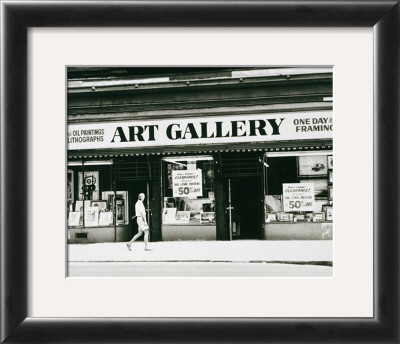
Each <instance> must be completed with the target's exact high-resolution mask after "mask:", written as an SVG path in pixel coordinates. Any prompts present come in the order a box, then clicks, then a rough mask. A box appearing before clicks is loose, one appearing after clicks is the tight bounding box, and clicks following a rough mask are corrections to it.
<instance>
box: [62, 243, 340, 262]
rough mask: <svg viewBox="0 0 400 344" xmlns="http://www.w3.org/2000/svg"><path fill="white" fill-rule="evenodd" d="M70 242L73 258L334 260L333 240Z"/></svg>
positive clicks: (143, 260)
mask: <svg viewBox="0 0 400 344" xmlns="http://www.w3.org/2000/svg"><path fill="white" fill-rule="evenodd" d="M149 247H150V248H151V249H152V250H151V251H145V250H144V243H143V242H134V243H133V244H132V251H129V250H128V248H127V246H126V243H123V242H117V243H115V242H114V243H96V244H69V245H68V261H69V262H81V263H82V262H99V263H100V262H236V263H248V262H269V263H296V264H316V265H332V264H333V241H332V240H288V241H267V240H237V241H169V242H166V241H164V242H153V243H150V244H149Z"/></svg>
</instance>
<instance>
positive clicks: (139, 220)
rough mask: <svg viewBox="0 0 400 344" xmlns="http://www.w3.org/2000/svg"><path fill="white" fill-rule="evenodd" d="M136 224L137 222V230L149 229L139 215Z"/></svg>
mask: <svg viewBox="0 0 400 344" xmlns="http://www.w3.org/2000/svg"><path fill="white" fill-rule="evenodd" d="M137 224H138V227H139V230H141V231H148V230H149V226H148V225H146V224H145V222H144V221H143V219H142V218H141V217H138V218H137Z"/></svg>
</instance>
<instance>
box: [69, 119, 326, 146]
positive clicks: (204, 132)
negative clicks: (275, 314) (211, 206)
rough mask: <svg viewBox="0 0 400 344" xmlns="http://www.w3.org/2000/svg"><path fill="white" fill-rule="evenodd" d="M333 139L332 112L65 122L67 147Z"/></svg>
mask: <svg viewBox="0 0 400 344" xmlns="http://www.w3.org/2000/svg"><path fill="white" fill-rule="evenodd" d="M331 138H333V116H332V111H314V112H284V113H280V114H256V115H242V116H223V117H202V118H170V119H157V120H145V121H124V122H107V123H79V124H70V125H68V149H69V150H77V149H101V148H129V147H135V148H138V147H156V146H170V145H193V144H196V145H199V144H209V143H210V144H211V143H213V144H218V143H220V144H221V143H222V144H223V143H234V142H236V143H237V142H260V141H266V142H268V141H283V140H307V139H331Z"/></svg>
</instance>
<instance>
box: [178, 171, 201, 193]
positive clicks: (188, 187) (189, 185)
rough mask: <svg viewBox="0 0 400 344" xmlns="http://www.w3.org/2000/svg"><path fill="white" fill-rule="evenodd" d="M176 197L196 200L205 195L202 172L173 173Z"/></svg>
mask: <svg viewBox="0 0 400 344" xmlns="http://www.w3.org/2000/svg"><path fill="white" fill-rule="evenodd" d="M172 189H173V196H174V197H189V198H195V197H197V196H202V195H203V181H202V178H201V170H200V169H198V170H186V171H182V170H178V171H172Z"/></svg>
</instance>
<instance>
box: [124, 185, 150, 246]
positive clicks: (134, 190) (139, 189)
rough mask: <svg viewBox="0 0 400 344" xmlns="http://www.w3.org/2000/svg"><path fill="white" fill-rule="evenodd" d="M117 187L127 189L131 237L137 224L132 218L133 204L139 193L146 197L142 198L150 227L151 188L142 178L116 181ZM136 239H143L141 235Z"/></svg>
mask: <svg viewBox="0 0 400 344" xmlns="http://www.w3.org/2000/svg"><path fill="white" fill-rule="evenodd" d="M117 187H118V188H119V189H121V190H128V191H129V224H130V236H131V237H133V236H134V235H135V234H136V233H138V225H137V221H136V218H134V219H132V217H133V216H135V204H136V202H137V200H138V196H139V194H140V193H144V194H145V196H146V198H145V200H144V202H143V203H144V206H145V208H146V213H147V221H148V223H149V225H150V227H151V225H152V223H151V202H150V200H151V190H150V183H149V182H148V181H144V180H129V181H128V180H127V181H122V182H118V184H117ZM138 240H143V236H142V237H141V238H139V239H138Z"/></svg>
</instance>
